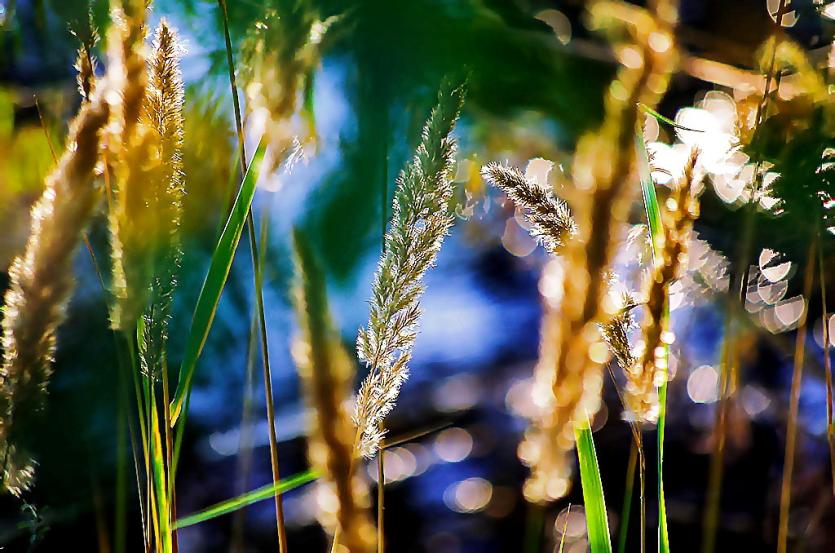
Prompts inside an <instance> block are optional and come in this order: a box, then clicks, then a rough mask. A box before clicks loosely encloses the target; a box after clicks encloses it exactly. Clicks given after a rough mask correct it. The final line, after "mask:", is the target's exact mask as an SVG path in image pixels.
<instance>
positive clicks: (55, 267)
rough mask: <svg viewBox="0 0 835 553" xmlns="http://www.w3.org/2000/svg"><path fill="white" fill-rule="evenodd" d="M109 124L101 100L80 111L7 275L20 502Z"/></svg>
mask: <svg viewBox="0 0 835 553" xmlns="http://www.w3.org/2000/svg"><path fill="white" fill-rule="evenodd" d="M107 118H108V106H107V104H105V103H104V102H102V101H101V100H100V99H99V98H97V97H95V98H94V99H93V100H92V101H91V102H88V103H85V104H84V105H83V106H82V108H81V111H80V112H79V114H78V115H77V116H76V118H75V120H74V121H73V123H72V125H71V130H70V135H69V140H68V141H67V146H66V149H65V150H64V153H63V154H62V156H61V159H60V160H59V162H58V166H57V167H56V168H55V169H54V170H53V171H52V173H50V175H49V176H48V177H47V178H46V184H45V187H44V191H43V194H42V195H41V197H40V199H39V200H38V201H37V202H36V203H35V205H34V207H33V208H32V222H31V229H30V232H29V239H28V241H27V243H26V247H25V249H24V251H23V254H22V255H21V256H20V257H18V258H16V259H15V260H14V262H13V263H12V266H11V269H10V270H9V278H10V280H11V284H10V287H9V289H8V291H7V292H6V296H5V301H4V308H3V311H4V316H3V364H2V368H0V463H2V469H3V470H2V474H1V475H0V476H2V483H1V484H0V485H2V489H4V490H7V491H10V492H11V493H14V494H16V495H19V494H20V493H22V492H23V491H24V490H26V489H27V488H28V487H29V485H30V482H31V478H32V473H33V470H32V469H33V464H32V462H31V461H29V460H28V458H27V456H26V454H25V453H24V452H23V451H21V449H20V448H19V447H18V446H17V445H16V444H15V442H16V440H17V438H19V437H20V433H19V431H18V430H17V429H18V426H19V422H25V421H26V420H27V419H28V418H29V417H30V416H31V415H32V414H33V413H35V412H37V411H38V410H39V409H40V408H41V406H42V402H43V399H44V396H45V394H46V386H47V382H48V381H49V377H50V375H51V373H52V361H53V356H54V353H55V332H56V329H57V328H58V326H59V325H60V324H61V322H62V321H63V320H64V317H65V311H66V305H67V302H68V300H69V297H70V293H71V291H72V288H73V284H74V283H73V279H72V259H73V253H74V252H75V250H76V247H77V246H78V243H79V242H80V240H81V235H82V232H83V230H84V227H85V226H86V224H87V222H88V220H89V219H90V217H91V216H92V213H93V210H94V208H95V205H96V200H97V198H98V196H99V194H98V191H97V190H96V188H95V187H94V186H93V176H94V168H95V165H96V160H97V159H98V154H99V131H100V130H101V129H102V127H104V125H105V123H106V122H107Z"/></svg>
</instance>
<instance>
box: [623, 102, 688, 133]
mask: <svg viewBox="0 0 835 553" xmlns="http://www.w3.org/2000/svg"><path fill="white" fill-rule="evenodd" d="M638 107H639V108H640V109H641V111H643V112H644V113H646V114H648V115H651V116H653V117H654V118H655V119H656V120H657V121H661V122H662V123H666V124H668V125H670V126H672V127H675V128H676V129H681V130H683V131H690V132H704V131H702V130H699V129H691V128H690V127H685V126H684V125H679V124H678V123H676V122H675V121H673V120H672V119H669V118H667V117H664V116H663V115H661V114H660V113H658V112H657V111H655V110H654V109H652V108H651V107H649V106H647V105H644V104H638Z"/></svg>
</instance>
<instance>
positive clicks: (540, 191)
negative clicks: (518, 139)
mask: <svg viewBox="0 0 835 553" xmlns="http://www.w3.org/2000/svg"><path fill="white" fill-rule="evenodd" d="M481 175H482V176H483V177H484V179H486V180H487V181H489V182H491V183H493V184H494V185H495V186H497V187H498V188H501V189H502V190H503V191H504V193H505V194H507V196H508V197H509V198H510V199H511V200H513V203H515V204H516V206H517V207H520V208H522V209H523V210H524V211H525V217H526V218H527V219H528V222H530V223H531V230H530V233H531V235H532V236H533V237H534V238H536V239H537V240H538V241H539V242H540V243H541V244H542V245H543V247H545V249H546V250H547V251H548V252H549V253H551V254H556V253H557V252H558V251H559V249H560V247H562V246H563V244H564V243H565V241H566V240H568V239H570V238H571V237H572V236H574V235H575V234H576V233H577V226H576V224H575V223H574V219H572V217H571V211H570V210H569V209H568V205H566V203H565V202H564V201H562V200H561V199H559V198H557V197H556V196H554V193H553V192H552V191H551V190H549V189H548V188H546V187H545V186H540V185H539V184H537V183H535V182H533V181H531V180H529V179H527V178H526V177H525V175H524V174H522V172H521V171H519V170H518V169H516V168H514V167H508V166H505V165H500V164H498V163H490V164H488V165H485V166H484V167H483V168H482V169H481Z"/></svg>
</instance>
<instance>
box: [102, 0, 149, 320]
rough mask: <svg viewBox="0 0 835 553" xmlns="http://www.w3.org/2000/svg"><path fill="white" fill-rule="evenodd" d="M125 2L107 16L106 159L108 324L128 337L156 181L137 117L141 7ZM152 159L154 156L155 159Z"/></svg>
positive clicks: (142, 69) (141, 94) (143, 283)
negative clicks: (109, 183)
mask: <svg viewBox="0 0 835 553" xmlns="http://www.w3.org/2000/svg"><path fill="white" fill-rule="evenodd" d="M140 4H142V2H138V1H128V2H127V3H125V4H124V6H123V7H120V6H118V5H117V6H116V7H114V8H113V10H112V11H111V18H112V24H111V27H110V30H109V32H108V40H107V42H108V51H107V62H108V72H107V77H106V78H107V80H108V82H107V86H108V87H109V93H108V95H107V99H108V102H109V103H110V110H111V121H110V124H109V130H108V137H107V140H108V149H107V151H106V156H107V157H106V159H107V161H108V165H109V167H110V168H109V172H110V174H111V175H112V176H113V180H114V186H113V189H114V196H115V200H114V203H113V205H112V207H111V212H110V236H111V257H112V273H113V282H112V287H113V295H114V302H113V306H112V309H111V325H112V326H113V328H114V329H116V330H121V331H126V332H129V331H130V330H131V329H132V328H134V326H135V324H136V319H137V318H138V316H139V314H140V313H141V312H142V310H143V306H144V303H145V299H146V294H147V289H148V285H149V283H150V281H151V275H152V265H151V262H150V259H151V257H152V254H151V251H150V249H149V248H150V240H149V239H148V238H149V237H148V236H147V235H146V233H147V232H148V231H149V229H150V228H153V226H154V223H153V221H152V220H150V218H151V216H152V215H153V211H152V210H151V209H147V207H146V206H147V203H146V202H147V201H148V200H149V198H148V197H147V192H148V190H149V189H150V187H149V186H146V184H147V182H148V181H151V180H155V179H156V173H157V172H158V159H155V157H156V156H158V151H157V152H155V151H154V150H155V146H156V144H154V136H153V134H152V133H151V132H148V129H147V128H146V127H145V126H144V125H140V123H141V121H140V118H141V116H142V114H143V109H144V106H145V97H146V92H147V90H146V89H147V81H148V77H147V67H146V48H145V35H146V26H145V15H146V14H145V8H144V6H142V5H140ZM155 154H156V156H155Z"/></svg>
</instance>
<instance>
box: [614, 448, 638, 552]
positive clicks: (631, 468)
mask: <svg viewBox="0 0 835 553" xmlns="http://www.w3.org/2000/svg"><path fill="white" fill-rule="evenodd" d="M637 465H638V446H637V445H636V444H635V443H634V442H633V443H632V447H630V448H629V462H628V463H627V465H626V483H625V485H624V488H623V489H624V491H623V507H621V510H620V528H618V553H626V538H627V536H628V533H629V518H630V515H631V512H632V494H633V491H634V489H635V471H636V469H637Z"/></svg>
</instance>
